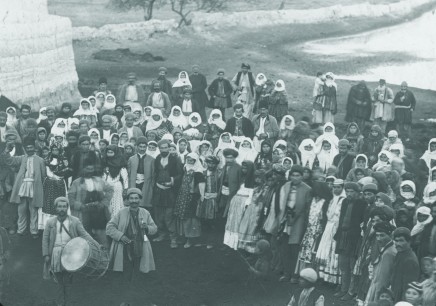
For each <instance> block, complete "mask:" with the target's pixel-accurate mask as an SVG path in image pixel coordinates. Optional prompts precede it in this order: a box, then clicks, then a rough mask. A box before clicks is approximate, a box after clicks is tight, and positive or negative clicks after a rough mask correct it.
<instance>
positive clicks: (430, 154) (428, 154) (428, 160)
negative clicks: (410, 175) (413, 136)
mask: <svg viewBox="0 0 436 306" xmlns="http://www.w3.org/2000/svg"><path fill="white" fill-rule="evenodd" d="M432 143H436V138H432V139H430V141H429V142H428V149H427V151H425V152H424V154H423V155H422V156H421V159H422V160H423V161H425V164H426V165H427V168H428V169H431V168H432V160H433V163H434V162H436V150H434V151H431V150H430V144H432Z"/></svg>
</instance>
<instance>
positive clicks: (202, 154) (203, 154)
mask: <svg viewBox="0 0 436 306" xmlns="http://www.w3.org/2000/svg"><path fill="white" fill-rule="evenodd" d="M202 145H208V146H209V149H208V150H207V152H206V153H201V146H202ZM197 154H198V156H200V157H207V156H209V155H213V147H212V144H211V143H210V142H209V141H207V140H203V141H201V142H200V144H199V145H198V147H197Z"/></svg>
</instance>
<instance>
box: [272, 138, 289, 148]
mask: <svg viewBox="0 0 436 306" xmlns="http://www.w3.org/2000/svg"><path fill="white" fill-rule="evenodd" d="M278 146H285V148H287V147H288V143H287V142H286V140H283V139H279V140H277V141H276V142H275V143H274V146H273V148H272V150H273V151H274V150H275V149H276V148H277V147H278Z"/></svg>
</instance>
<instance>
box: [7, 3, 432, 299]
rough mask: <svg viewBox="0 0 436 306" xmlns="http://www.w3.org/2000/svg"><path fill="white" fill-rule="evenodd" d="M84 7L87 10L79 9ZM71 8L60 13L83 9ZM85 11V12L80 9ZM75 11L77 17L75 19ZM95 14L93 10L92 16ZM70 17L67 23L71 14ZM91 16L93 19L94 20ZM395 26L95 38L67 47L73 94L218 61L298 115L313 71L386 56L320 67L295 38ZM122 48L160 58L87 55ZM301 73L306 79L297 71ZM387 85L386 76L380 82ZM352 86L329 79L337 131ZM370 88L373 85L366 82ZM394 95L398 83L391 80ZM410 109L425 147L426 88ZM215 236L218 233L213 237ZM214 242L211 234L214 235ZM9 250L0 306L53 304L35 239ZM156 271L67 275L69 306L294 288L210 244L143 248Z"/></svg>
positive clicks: (368, 23) (278, 295)
mask: <svg viewBox="0 0 436 306" xmlns="http://www.w3.org/2000/svg"><path fill="white" fill-rule="evenodd" d="M89 8H90V7H88V9H89ZM86 9H87V7H86V6H81V7H80V9H79V10H78V11H77V10H76V11H70V14H72V15H74V14H75V13H77V12H79V14H80V12H82V11H85V10H86ZM88 12H90V10H88ZM79 14H77V15H79ZM98 15H99V13H97V16H98ZM73 20H74V19H73ZM94 20H97V19H94ZM396 22H399V21H398V20H394V19H386V20H383V21H378V20H368V19H366V20H353V21H342V22H340V23H335V24H318V25H289V26H280V27H278V26H274V27H266V28H263V29H260V30H256V32H254V31H253V32H251V31H248V30H244V29H231V30H228V31H217V32H213V33H207V32H206V33H194V32H192V31H190V30H182V31H180V32H178V33H171V34H167V35H159V36H155V37H153V38H151V39H149V40H147V41H142V42H133V41H125V42H111V41H95V42H92V43H75V45H74V49H75V56H76V64H77V70H78V73H79V77H80V79H81V85H82V86H81V91H82V93H83V94H89V92H90V88H92V86H93V85H92V84H93V83H94V84H95V82H96V80H98V78H99V77H100V76H103V75H104V76H106V77H107V78H108V79H109V83H110V84H109V86H110V87H111V88H112V89H113V90H116V88H118V86H119V85H120V84H122V82H123V81H124V77H125V74H126V73H127V72H130V71H135V72H136V73H137V74H138V78H139V80H140V82H141V83H146V84H149V83H150V81H151V80H152V79H153V78H154V77H155V75H156V74H157V68H158V67H159V66H162V65H164V66H166V67H167V68H168V71H169V73H168V74H169V77H170V78H171V79H172V80H174V79H175V78H176V76H177V74H178V72H179V71H180V70H185V69H188V70H189V69H190V67H191V65H192V64H194V63H197V64H199V65H200V66H201V67H202V70H203V72H204V73H205V74H206V76H207V77H208V80H209V82H210V81H212V79H213V78H214V77H215V72H216V69H217V68H219V67H223V68H225V69H226V71H227V72H228V77H232V76H233V74H234V73H235V72H236V71H237V70H238V68H239V65H240V63H241V62H249V63H250V64H251V66H252V69H253V71H254V72H255V73H257V72H264V73H266V74H267V75H268V76H269V77H271V78H273V79H275V80H277V79H279V78H282V79H284V80H285V83H286V85H287V91H288V94H289V97H290V99H291V100H292V101H293V102H294V103H295V106H294V109H295V112H294V113H293V115H294V117H295V118H296V119H297V120H298V119H300V118H301V117H302V116H305V115H310V111H311V103H310V102H311V92H312V85H313V78H312V77H311V75H314V74H315V73H316V72H317V71H318V70H321V71H328V70H332V71H333V72H336V73H342V72H344V71H350V70H351V71H352V70H357V69H362V68H364V67H366V66H368V65H370V64H371V63H373V62H372V61H374V60H385V59H386V58H387V59H389V60H391V59H392V60H396V58H395V56H393V55H392V56H391V57H390V56H389V55H383V56H384V58H382V59H371V60H370V61H368V60H367V59H359V58H356V59H352V60H350V61H347V62H342V63H334V64H331V65H326V64H325V62H321V61H320V60H318V59H316V58H309V57H308V56H307V55H306V54H304V53H302V52H300V50H299V49H298V46H297V45H298V43H302V42H304V41H307V40H311V39H318V38H322V37H328V36H341V35H347V34H352V33H358V32H362V31H365V30H369V29H374V28H377V27H381V26H388V25H390V24H393V23H396ZM117 48H130V50H131V51H132V52H135V53H139V54H142V53H145V52H150V53H151V54H153V55H154V56H163V57H164V58H165V59H166V61H165V62H155V63H141V62H131V63H126V62H122V63H116V62H106V61H100V60H95V59H93V58H92V54H93V53H94V52H96V51H99V50H102V49H117ZM307 75H309V77H308V76H307ZM388 81H389V80H388ZM351 85H352V82H348V81H342V80H339V81H338V87H339V92H338V101H339V105H340V107H339V114H338V115H337V122H338V123H339V125H340V126H341V127H342V126H343V118H344V112H345V102H346V97H347V94H348V90H349V88H350V86H351ZM370 86H371V87H374V86H375V84H370ZM392 87H393V89H394V91H397V90H398V89H399V88H398V86H392ZM412 90H413V91H414V93H415V95H416V98H417V101H418V105H417V111H416V113H415V114H414V118H415V122H416V124H415V125H414V137H413V143H412V144H413V145H414V147H416V148H417V150H418V152H419V154H421V153H422V151H423V150H424V149H425V147H426V144H427V141H428V139H429V138H431V137H432V136H434V134H435V128H434V126H432V125H430V124H422V123H419V120H418V119H420V118H432V117H433V118H434V117H435V116H434V115H435V107H434V101H435V98H436V95H435V92H433V91H428V90H419V89H412ZM219 238H222V237H219ZM217 239H218V237H217ZM13 242H14V253H13V257H12V260H11V263H10V264H11V266H12V268H13V273H12V280H11V284H10V286H9V287H8V289H7V291H6V298H5V300H4V301H3V303H4V305H7V306H8V305H14V306H28V305H35V306H36V305H38V306H43V305H44V306H48V305H54V304H53V298H54V296H55V285H54V284H52V283H50V282H46V281H43V280H42V258H41V241H40V240H37V241H34V240H33V239H31V238H30V237H24V238H22V237H13ZM153 250H154V255H155V260H156V266H157V271H156V272H153V273H151V274H149V275H147V276H146V277H145V278H144V279H143V280H141V281H140V282H137V283H135V284H134V286H133V287H132V288H131V289H130V290H127V289H125V288H124V287H122V286H121V285H120V284H121V281H120V278H119V276H118V275H114V274H112V273H108V274H107V275H106V276H105V277H104V278H103V279H101V280H99V281H97V282H90V281H88V280H83V279H81V278H80V277H79V278H76V279H75V282H74V283H75V285H74V287H73V297H72V300H73V305H80V306H88V305H89V306H91V305H93V306H100V305H101V306H103V305H105V306H106V305H108V306H109V305H119V304H120V303H121V302H122V301H126V302H130V303H131V305H135V306H136V305H137V306H146V305H151V304H152V303H154V304H157V305H159V306H161V305H171V306H172V305H202V304H205V305H235V306H242V305H253V306H254V305H259V306H261V305H262V306H267V305H271V306H276V305H285V304H286V303H287V301H288V300H289V296H290V293H291V291H292V289H293V288H294V287H292V286H291V285H289V284H283V283H278V282H277V281H276V279H277V278H278V276H274V280H273V281H269V282H263V283H262V284H261V285H260V284H259V283H257V282H247V279H248V273H247V272H246V270H247V269H246V266H245V264H244V262H243V261H242V260H241V259H240V257H239V255H238V253H236V252H234V251H230V250H228V251H220V250H218V249H213V250H206V249H204V248H200V249H190V250H184V249H178V250H170V249H169V247H168V244H167V243H164V244H162V243H160V244H153ZM320 287H321V289H322V290H324V292H325V294H326V299H327V302H326V305H343V306H349V305H351V304H350V303H342V304H341V303H338V302H335V301H334V300H333V298H332V292H333V290H332V288H331V287H328V286H325V285H321V286H320Z"/></svg>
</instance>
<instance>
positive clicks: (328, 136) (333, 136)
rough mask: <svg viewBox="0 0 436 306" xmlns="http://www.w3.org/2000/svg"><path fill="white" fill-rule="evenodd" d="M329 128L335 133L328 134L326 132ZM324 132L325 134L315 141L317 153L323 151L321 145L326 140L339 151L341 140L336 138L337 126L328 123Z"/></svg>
mask: <svg viewBox="0 0 436 306" xmlns="http://www.w3.org/2000/svg"><path fill="white" fill-rule="evenodd" d="M327 127H331V128H332V129H333V131H331V132H326V131H325V130H326V128H327ZM322 131H323V134H322V135H320V136H319V137H318V138H317V139H316V141H315V144H316V147H317V151H319V150H320V149H321V144H322V142H323V141H324V140H328V141H329V142H330V143H331V144H332V147H335V149H336V150H337V148H338V145H339V138H338V136H336V128H335V125H334V124H333V123H331V122H327V123H326V124H324V127H323V129H322Z"/></svg>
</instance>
